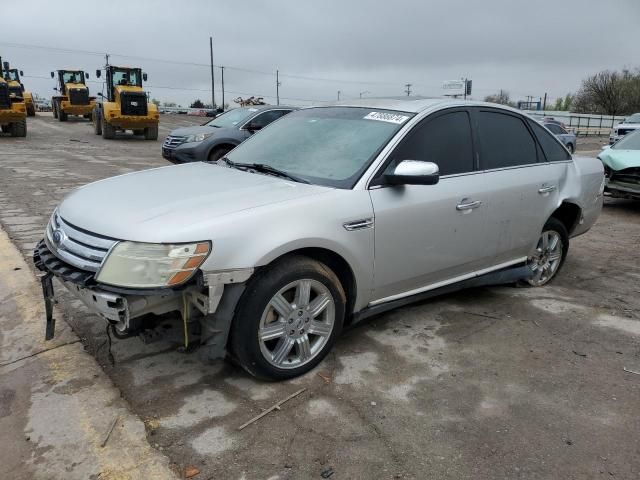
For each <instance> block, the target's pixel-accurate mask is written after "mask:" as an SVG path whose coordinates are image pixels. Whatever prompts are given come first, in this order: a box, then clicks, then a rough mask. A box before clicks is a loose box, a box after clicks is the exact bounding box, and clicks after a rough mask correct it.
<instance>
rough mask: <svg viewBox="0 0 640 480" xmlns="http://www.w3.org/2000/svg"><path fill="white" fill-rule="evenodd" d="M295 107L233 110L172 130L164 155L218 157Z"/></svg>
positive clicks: (181, 158)
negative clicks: (193, 124) (199, 122)
mask: <svg viewBox="0 0 640 480" xmlns="http://www.w3.org/2000/svg"><path fill="white" fill-rule="evenodd" d="M293 110H296V109H295V108H294V107H284V106H277V107H276V106H273V105H261V106H255V107H241V108H235V109H233V110H229V111H228V112H226V113H223V114H222V115H220V116H218V117H216V118H214V119H213V120H211V121H210V122H207V123H205V124H204V125H199V126H194V127H184V128H178V129H177V130H174V131H172V132H171V133H170V134H169V135H168V136H167V138H166V139H165V141H164V143H163V144H162V156H163V157H164V158H166V159H167V160H169V161H170V162H173V163H187V162H199V161H202V160H218V159H219V158H222V157H224V156H225V155H226V154H227V153H228V152H229V151H230V150H232V149H233V148H234V147H236V146H237V145H239V144H241V143H242V142H244V141H245V140H246V139H247V138H249V137H250V136H251V135H252V134H253V133H254V132H256V131H258V130H260V129H261V128H264V127H266V126H267V125H269V124H270V123H271V122H273V121H274V120H277V119H278V118H280V117H282V116H284V115H286V114H287V113H290V112H292V111H293Z"/></svg>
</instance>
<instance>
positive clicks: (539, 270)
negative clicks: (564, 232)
mask: <svg viewBox="0 0 640 480" xmlns="http://www.w3.org/2000/svg"><path fill="white" fill-rule="evenodd" d="M562 250H563V244H562V238H561V237H560V234H559V233H558V232H556V231H555V230H546V231H544V232H542V235H540V239H539V240H538V245H537V246H536V250H535V252H534V254H533V255H532V256H531V257H529V267H530V268H531V270H533V277H531V278H530V279H529V280H528V282H529V284H530V285H533V286H534V287H540V286H542V285H544V284H546V283H547V282H548V281H549V280H551V279H552V278H553V276H554V275H555V274H556V272H557V271H558V268H560V263H561V262H562Z"/></svg>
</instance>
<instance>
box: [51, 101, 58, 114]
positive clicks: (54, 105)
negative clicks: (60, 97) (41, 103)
mask: <svg viewBox="0 0 640 480" xmlns="http://www.w3.org/2000/svg"><path fill="white" fill-rule="evenodd" d="M51 111H52V112H53V118H58V102H55V101H54V102H53V103H52V104H51Z"/></svg>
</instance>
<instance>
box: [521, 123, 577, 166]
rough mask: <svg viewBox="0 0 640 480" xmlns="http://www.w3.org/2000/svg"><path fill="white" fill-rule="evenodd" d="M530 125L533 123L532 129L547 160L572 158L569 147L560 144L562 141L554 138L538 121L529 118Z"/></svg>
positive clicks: (557, 160) (556, 160)
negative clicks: (568, 150)
mask: <svg viewBox="0 0 640 480" xmlns="http://www.w3.org/2000/svg"><path fill="white" fill-rule="evenodd" d="M529 125H531V129H532V130H533V133H534V134H535V136H536V138H537V139H538V142H539V143H540V146H541V147H542V151H543V152H544V156H545V157H546V158H547V161H549V162H561V161H564V160H571V155H570V154H569V152H567V149H566V148H564V147H563V146H562V145H560V143H559V142H558V141H557V140H556V139H555V138H553V136H551V134H550V133H549V132H548V131H547V130H545V129H544V128H542V126H541V125H540V124H539V123H538V122H534V121H533V120H529Z"/></svg>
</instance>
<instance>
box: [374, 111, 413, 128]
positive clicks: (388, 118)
mask: <svg viewBox="0 0 640 480" xmlns="http://www.w3.org/2000/svg"><path fill="white" fill-rule="evenodd" d="M408 118H409V117H408V116H407V115H400V114H397V113H384V112H371V113H369V114H367V115H366V116H365V117H364V119H365V120H378V121H379V122H389V123H397V124H398V125H400V124H401V123H404V122H406V121H407V119H408Z"/></svg>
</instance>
